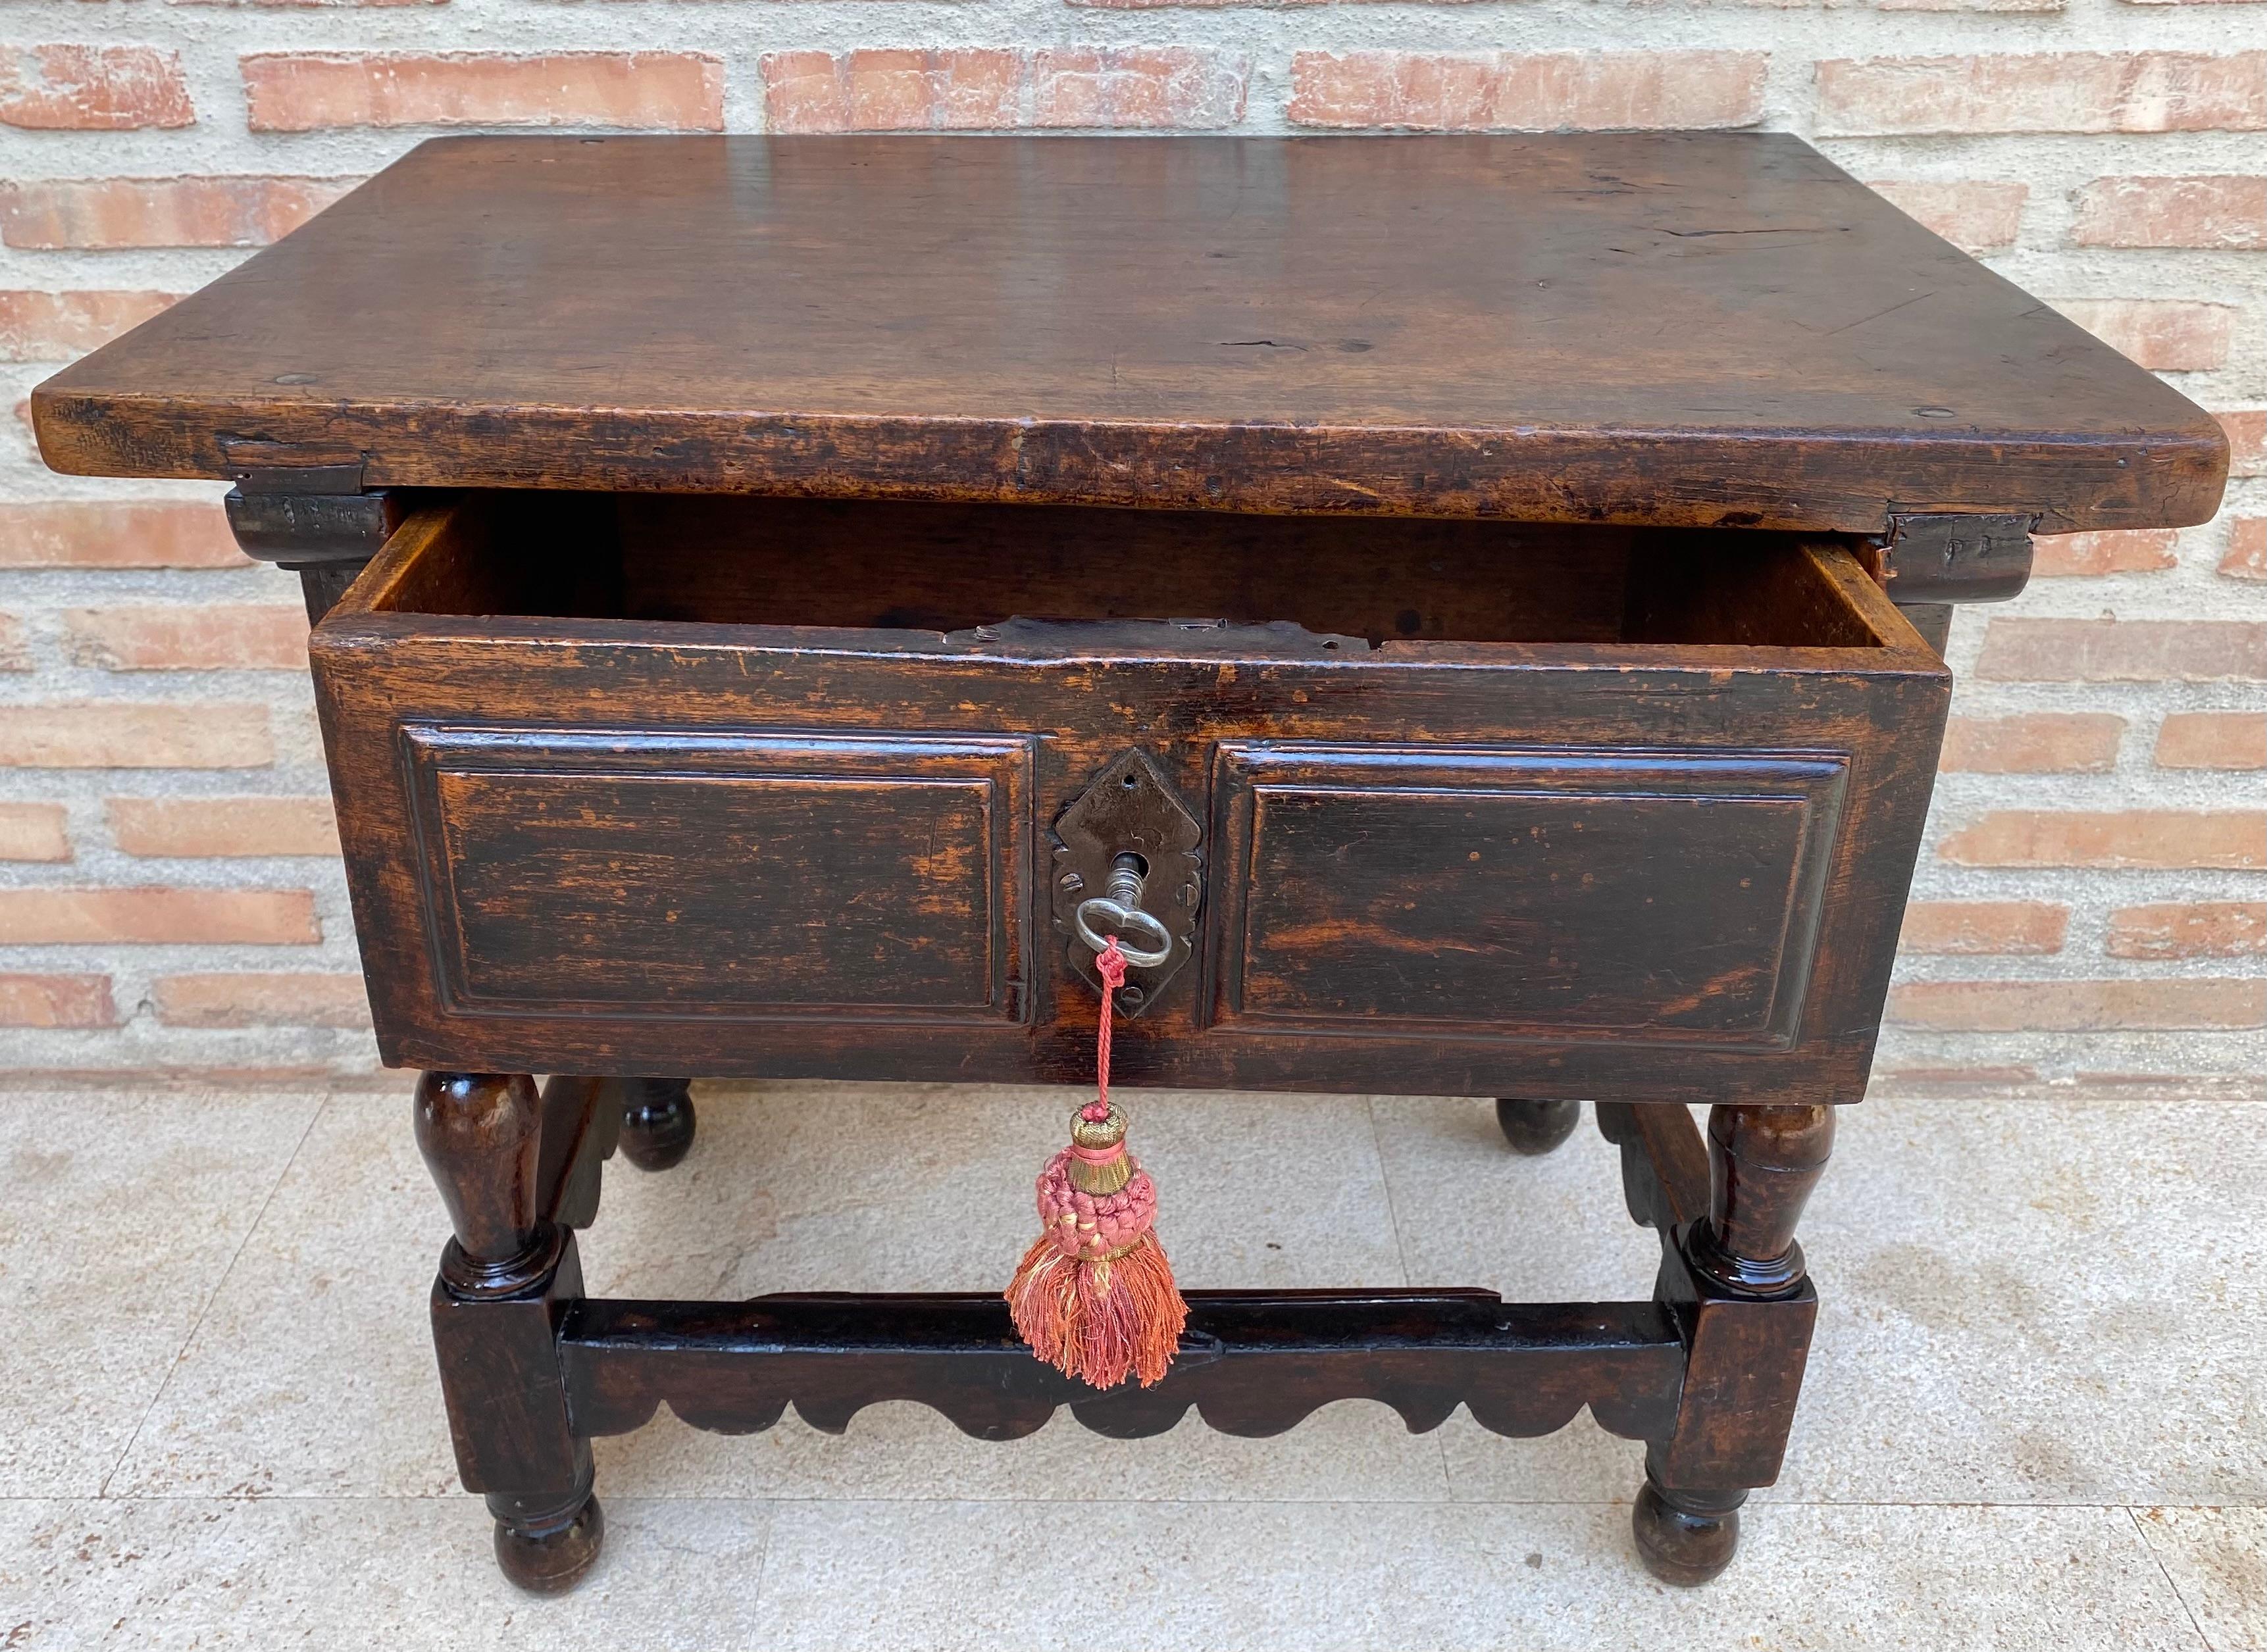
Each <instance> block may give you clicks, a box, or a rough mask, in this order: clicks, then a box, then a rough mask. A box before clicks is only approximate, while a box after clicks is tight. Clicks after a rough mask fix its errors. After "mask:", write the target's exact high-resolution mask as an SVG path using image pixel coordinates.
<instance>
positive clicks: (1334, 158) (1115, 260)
mask: <svg viewBox="0 0 2267 1652" xmlns="http://www.w3.org/2000/svg"><path fill="white" fill-rule="evenodd" d="M33 413H34V415H35V418H36V421H37V426H38V429H39V435H40V447H41V450H42V451H43V452H44V453H45V454H46V456H47V458H48V463H49V464H52V465H54V466H55V467H56V468H57V469H59V470H63V471H79V472H90V473H95V474H124V475H136V476H210V477H218V476H224V475H226V474H229V473H230V471H231V469H233V468H238V467H241V466H242V465H244V464H246V463H247V462H248V461H247V458H246V456H247V455H248V454H250V455H257V454H261V453H265V454H267V456H268V461H270V462H272V461H273V460H274V459H275V457H276V454H275V451H274V450H270V449H268V448H267V447H266V446H265V445H264V444H270V443H282V444H289V449H290V450H287V451H285V452H284V453H283V454H282V457H283V458H284V459H286V460H287V461H293V462H307V463H313V462H319V461H320V460H321V459H322V458H324V457H326V456H328V457H334V458H341V457H343V458H348V459H350V458H352V457H355V456H360V457H361V458H362V461H363V481H364V483H365V485H367V486H424V485H475V486H538V487H588V488H638V489H665V490H694V491H770V492H791V493H821V494H834V495H860V494H870V495H889V496H896V497H917V498H918V497H935V498H963V499H967V498H979V499H1009V500H1035V501H1036V500H1046V501H1089V502H1099V503H1110V504H1133V505H1139V504H1149V505H1173V506H1184V507H1185V506H1198V507H1216V508H1235V509H1248V510H1262V511H1311V510H1321V511H1347V510H1353V511H1379V512H1419V513H1427V514H1440V515H1475V514H1487V515H1496V514H1500V515H1509V516H1516V517H1525V518H1531V519H1537V520H1550V521H1561V522H1566V521H1573V522H1581V521H1611V522H1624V523H1668V524H1678V525H1695V526H1698V525H1713V524H1734V525H1743V526H1756V527H1772V528H1791V529H1806V530H1847V531H1858V532H1869V531H1874V530H1879V529H1881V528H1882V527H1883V526H1884V525H1885V523H1886V521H1887V519H1888V517H1889V515H1890V513H1892V512H1893V511H1963V512H1964V511H1991V512H2027V511H2028V512H2035V513H2036V514H2037V515H2038V516H2039V517H2040V518H2041V522H2040V526H2041V528H2042V529H2043V530H2048V531H2059V530H2076V529H2083V528H2104V527H2132V526H2164V525H2176V524H2181V523H2192V522H2198V521H2202V520H2203V519H2205V517H2206V516H2208V515H2210V514H2211V512H2212V508H2214V505H2215V503H2216V502H2217V500H2218V498H2219V488H2220V481H2221V478H2222V475H2223V474H2224V471H2225V468H2226V444H2225V442H2224V440H2223V438H2222V436H2221V434H2220V432H2219V428H2217V426H2215V424H2214V423H2213V422H2212V420H2211V419H2210V418H2209V417H2207V416H2206V415H2205V414H2204V413H2201V412H2199V411H2198V410H2197V408H2196V407H2195V406H2192V405H2190V403H2189V402H2188V401H2186V400H2185V399H2184V398H2182V397H2180V396H2179V395H2177V394H2175V392H2174V391H2171V390H2168V389H2167V388H2166V387H2165V386H2164V385H2163V384H2161V383H2160V382H2159V381H2158V380H2156V379H2155V378H2154V377H2153V376H2151V375H2149V374H2148V373H2146V372H2144V371H2143V370H2141V369H2139V368H2137V367H2135V366H2133V365H2131V363H2129V362H2126V361H2125V360H2124V358H2122V357H2120V356H2119V355H2117V354H2115V353H2114V352H2113V351H2111V350H2110V349H2109V348H2108V347H2106V346H2104V345H2102V344H2101V343H2099V342H2097V341H2096V340H2094V339H2092V338H2091V337H2089V336H2088V335H2087V334H2086V333H2084V332H2082V331H2080V329H2079V328H2078V327H2076V326H2074V325H2072V324H2071V323H2069V322H2068V321H2065V320H2064V319H2063V318H2061V317H2059V316H2058V315H2056V314H2055V313H2054V312H2053V311H2051V310H2050V309H2048V308H2047V307H2046V305H2044V304H2043V303H2040V302H2039V301H2038V300H2036V299H2035V298H2032V297H2030V296H2027V295H2026V294H2025V293H2023V292H2022V291H2021V290H2020V289H2017V288H2015V287H2014V286H2012V285H2010V284H2009V283H2008V282H2007V281H2002V280H2001V279H1999V277H1998V276H1996V275H1994V274H1992V273H1990V272H1989V271H1987V270H1985V268H1983V267H1981V266H1980V265H1978V264H1977V263H1976V262H1975V261H1974V260H1973V259H1970V258H1968V257H1966V256H1965V255H1964V254H1963V253H1961V252H1958V251H1956V250H1955V249H1954V248H1953V247H1951V246H1950V245H1947V244H1946V243H1945V242H1943V241H1941V240H1939V239H1938V238H1936V237H1934V236H1933V235H1931V234H1929V233H1928V232H1927V231H1926V230H1923V229H1921V228H1920V227H1919V225H1917V224H1916V223H1913V222H1912V221H1911V219H1908V218H1906V217H1904V216H1902V215H1901V214H1899V213H1898V212H1897V210H1896V209H1895V208H1891V207H1890V206H1889V205H1888V204H1887V203H1886V202H1885V201H1882V200H1881V199H1880V198H1879V197H1877V196H1875V195H1874V194H1871V193H1870V192H1869V191H1867V190H1866V189H1865V188H1863V187H1862V186H1860V185H1858V184H1856V183H1854V182H1852V180H1851V179H1849V178H1848V177H1847V176H1846V175H1845V174H1844V173H1843V172H1840V171H1838V169H1836V168H1835V167H1834V166H1832V165H1831V164H1829V163H1828V162H1827V161H1825V160H1824V159H1823V157H1820V156H1819V155H1817V154H1816V152H1815V151H1813V150H1810V149H1809V148H1808V147H1807V146H1806V145H1804V144H1803V143H1801V142H1799V141H1798V140H1796V139H1794V138H1791V137H1786V136H1779V135H1764V134H1681V133H1667V134H1664V133H1654V134H1625V135H1577V136H1554V137H1400V138H1353V137H1330V138H1299V139H1279V138H1224V139H1223V138H1167V139H1148V138H1035V139H1026V138H957V137H956V138H930V137H887V138H881V137H876V138H867V137H790V138H760V137H747V138H709V137H656V138H635V137H630V138H626V137H607V138H583V137H574V136H564V137H491V138H448V139H443V140H439V141H437V142H434V143H428V144H426V145H424V146H423V147H422V148H421V149H419V150H416V151H415V153H413V154H411V155H410V156H408V157H407V158H405V159H404V160H402V161H400V163H398V164H395V165H393V167H390V168H389V169H387V170H386V171H385V172H384V173H382V174H380V175H379V176H378V178H376V179H373V180H372V181H371V182H370V183H369V184H367V185H365V186H363V187H362V188H361V189H358V190H356V192H355V193H354V194H351V195H349V196H348V197H347V198H346V199H345V200H343V201H340V202H339V203H338V204H337V205H335V206H334V207H332V208H330V209H329V210H328V211H326V212H325V213H323V214H322V215H321V216H319V217H318V218H316V219H315V220H314V221H313V222H312V223H309V224H308V225H306V226H305V227H304V228H303V229H301V230H298V231H297V233H295V234H293V235H291V236H290V237H287V238H285V239H284V240H283V241H282V242H280V243H279V244H277V245H275V246H273V247H270V248H268V250H267V251H265V252H261V253H260V254H259V255H258V256H257V257H255V258H253V259H251V260H250V261H249V262H247V263H246V264H245V265H243V266H242V267H240V268H238V269H237V270H236V271H235V272H233V273H232V274H229V275H227V276H224V277H223V278H222V279H221V280H220V281H216V282H215V283H214V284H213V285H212V286H210V287H209V288H207V289H205V290H204V291H202V292H201V293H198V294H196V295H195V296H192V297H190V298H188V299H187V300H185V301H184V302H182V303H180V304H178V305H176V306H174V307H173V308H172V310H170V311H166V312H165V314H164V315H162V316H160V317H158V318H157V319H155V320H153V321H151V322H150V323H148V324H147V325H144V326H143V327H141V328H138V329H137V330H136V331H135V332H134V333H130V334H128V335H127V336H126V337H125V338H123V339H121V340H116V341H115V342H114V343H112V344H110V345H109V346H107V347H105V348H103V349H101V350H99V351H97V352H96V353H94V354H93V355H91V356H89V357H87V358H86V359H84V360H83V361H81V362H78V363H77V365H75V366H73V367H71V368H70V369H68V370H66V371H64V372H63V373H62V374H60V375H58V376H56V377H55V378H54V379H51V380H49V381H48V383H47V384H44V385H42V386H41V387H40V390H39V391H37V392H36V393H35V395H34V397H33Z"/></svg>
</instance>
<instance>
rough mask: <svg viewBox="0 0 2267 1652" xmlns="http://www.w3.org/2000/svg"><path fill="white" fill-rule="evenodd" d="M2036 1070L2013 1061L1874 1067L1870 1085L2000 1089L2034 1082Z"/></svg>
mask: <svg viewBox="0 0 2267 1652" xmlns="http://www.w3.org/2000/svg"><path fill="white" fill-rule="evenodd" d="M2038 1080H2039V1070H2038V1069H2037V1068H2036V1067H2033V1066H2029V1065H2027V1064H2021V1063H2017V1064H2013V1065H2009V1066H1999V1067H1944V1066H1931V1067H1885V1066H1876V1067H1875V1068H1874V1078H1873V1087H1874V1090H1875V1091H1877V1092H1879V1091H1883V1090H1886V1089H1888V1088H1889V1087H1890V1086H1891V1085H1930V1086H1932V1087H1935V1088H1947V1089H1961V1090H1985V1089H1992V1090H1996V1089H2000V1088H2003V1087H2005V1086H2007V1085H2028V1084H2036V1083H2037V1082H2038Z"/></svg>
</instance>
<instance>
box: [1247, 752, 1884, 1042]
mask: <svg viewBox="0 0 2267 1652" xmlns="http://www.w3.org/2000/svg"><path fill="white" fill-rule="evenodd" d="M1216 774H1217V778H1216V781H1215V793H1216V800H1217V807H1218V815H1219V826H1218V834H1217V835H1218V840H1219V842H1220V844H1221V846H1222V847H1221V881H1222V911H1221V912H1220V913H1219V915H1218V917H1217V921H1216V923H1215V925H1214V936H1215V947H1216V965H1215V978H1216V982H1217V998H1216V1006H1215V1014H1216V1017H1217V1020H1218V1021H1219V1023H1220V1025H1221V1026H1222V1027H1223V1028H1225V1029H1227V1030H1236V1029H1239V1028H1242V1029H1245V1030H1266V1031H1280V1030H1287V1029H1289V1028H1292V1027H1298V1028H1302V1029H1305V1030H1309V1031H1312V1032H1316V1033H1321V1034H1342V1035H1354V1036H1360V1035H1365V1034H1367V1035H1371V1036H1378V1037H1405V1036H1409V1035H1412V1034H1433V1035H1435V1036H1440V1037H1446V1038H1456V1039H1474V1038H1477V1039H1544V1040H1549V1041H1551V1042H1568V1041H1581V1040H1584V1039H1614V1040H1622V1041H1627V1040H1643V1041H1648V1042H1661V1043H1671V1044H1675V1043H1702V1044H1707V1045H1710V1046H1713V1047H1725V1046H1730V1047H1736V1048H1742V1049H1757V1050H1764V1049H1786V1048H1787V1047H1789V1046H1790V1045H1791V1044H1792V1043H1793V1042H1794V1035H1795V1029H1796V1027H1797V1026H1798V1025H1799V1023H1800V1018H1801V1007H1802V1000H1803V993H1804V990H1805V987H1806V984H1807V983H1808V976H1809V970H1810V961H1811V956H1812V952H1813V949H1814V946H1815V943H1816V936H1817V932H1818V926H1819V921H1820V917H1821V915H1822V908H1823V888H1824V881H1825V875H1826V869H1827V866H1828V864H1829V860H1830V854H1831V851H1832V848H1833V844H1834V840H1835V835H1836V830H1837V827H1838V819H1839V815H1840V812H1841V801H1842V795H1843V792H1844V788H1845V779H1846V775H1847V766H1846V762H1845V760H1844V759H1841V758H1839V757H1805V756H1801V755H1800V754H1794V755H1788V754H1776V753H1769V752H1754V753H1742V752H1727V751H1721V750H1717V751H1708V752H1683V753H1680V752H1674V751H1658V752H1649V751H1629V750H1589V751H1583V750H1552V749H1532V748H1527V749H1522V748H1515V747H1464V748H1449V749H1442V748H1438V747H1398V748H1397V747H1376V746H1336V745H1327V744H1299V743H1284V744H1269V743H1260V742H1253V743H1244V744H1236V743H1230V744H1229V745H1226V746H1224V747H1223V748H1222V751H1221V755H1220V759H1219V764H1218V768H1217V771H1216Z"/></svg>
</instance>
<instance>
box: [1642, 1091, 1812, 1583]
mask: <svg viewBox="0 0 2267 1652" xmlns="http://www.w3.org/2000/svg"><path fill="white" fill-rule="evenodd" d="M1833 1145H1834V1109H1833V1108H1832V1107H1813V1106H1804V1107H1716V1108H1714V1109H1713V1110H1712V1111H1711V1112H1710V1114H1709V1115H1708V1212H1707V1214H1706V1216H1705V1217H1700V1218H1699V1219H1698V1220H1697V1221H1694V1222H1691V1223H1689V1224H1686V1225H1685V1226H1684V1227H1683V1228H1681V1229H1679V1230H1678V1231H1677V1232H1676V1242H1675V1243H1674V1244H1673V1245H1671V1246H1668V1247H1667V1248H1666V1250H1665V1253H1664V1254H1663V1256H1662V1268H1661V1281H1660V1283H1659V1285H1658V1287H1657V1288H1656V1290H1655V1293H1654V1294H1655V1296H1656V1297H1658V1298H1659V1299H1660V1300H1661V1301H1662V1302H1663V1303H1665V1304H1666V1305H1668V1306H1669V1309H1670V1311H1671V1312H1674V1313H1675V1314H1676V1317H1677V1320H1678V1323H1679V1326H1680V1327H1681V1328H1683V1330H1684V1333H1685V1348H1686V1355H1685V1375H1684V1394H1683V1397H1682V1399H1681V1400H1680V1401H1679V1403H1678V1410H1677V1418H1676V1431H1675V1432H1674V1433H1673V1434H1671V1435H1670V1436H1669V1437H1668V1438H1666V1439H1662V1440H1654V1441H1652V1442H1651V1443H1649V1444H1647V1448H1646V1455H1645V1487H1644V1489H1643V1490H1642V1491H1640V1493H1639V1494H1638V1499H1637V1504H1636V1507H1635V1509H1633V1510H1632V1516H1631V1524H1632V1529H1633V1531H1634V1532H1635V1534H1636V1538H1637V1547H1638V1553H1639V1554H1640V1557H1642V1558H1643V1560H1644V1561H1645V1563H1646V1566H1647V1569H1649V1570H1650V1571H1651V1572H1652V1573H1653V1575H1654V1576H1656V1577H1659V1578H1661V1579H1662V1580H1663V1581H1664V1582H1667V1583H1687V1584H1690V1583H1706V1582H1707V1581H1708V1580H1709V1579H1710V1578H1712V1577H1713V1576H1715V1575H1716V1574H1717V1573H1719V1572H1720V1571H1722V1570H1723V1569H1724V1568H1725V1567H1726V1566H1727V1565H1728V1564H1729V1563H1730V1561H1731V1559H1732V1553H1733V1551H1734V1550H1735V1548H1736V1547H1737V1546H1739V1539H1740V1513H1739V1510H1740V1505H1741V1504H1742V1502H1746V1501H1747V1496H1748V1492H1749V1490H1750V1488H1753V1487H1757V1486H1768V1485H1770V1484H1771V1483H1772V1481H1773V1480H1776V1479H1778V1478H1779V1460H1780V1458H1782V1456H1784V1455H1785V1453H1786V1436H1787V1429H1788V1428H1789V1426H1790V1425H1791V1424H1792V1423H1793V1422H1794V1402H1795V1396H1796V1395H1797V1393H1800V1392H1801V1387H1802V1369H1803V1365H1804V1363H1805V1361H1806V1360H1807V1359H1808V1356H1809V1351H1810V1332H1811V1327H1812V1325H1813V1324H1814V1323H1815V1322H1816V1319H1817V1315H1818V1297H1817V1293H1816V1291H1814V1290H1812V1289H1811V1288H1810V1283H1809V1281H1808V1279H1807V1278H1806V1277H1805V1276H1804V1274H1803V1264H1802V1251H1801V1247H1800V1246H1797V1245H1796V1244H1795V1242H1794V1229H1795V1224H1796V1222H1797V1220H1798V1219H1799V1218H1800V1217H1801V1214H1802V1207H1803V1204H1804V1202H1806V1201H1807V1200H1808V1198H1809V1197H1810V1190H1811V1188H1814V1187H1815V1186H1816V1185H1817V1182H1818V1178H1819V1176H1820V1175H1821V1174H1822V1173H1824V1171H1825V1169H1826V1160H1827V1156H1828V1154H1829V1153H1830V1151H1832V1149H1833Z"/></svg>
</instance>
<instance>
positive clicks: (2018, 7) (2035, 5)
mask: <svg viewBox="0 0 2267 1652" xmlns="http://www.w3.org/2000/svg"><path fill="white" fill-rule="evenodd" d="M1783 3H1784V0H1770V4H1783ZM1831 3H1832V0H1829V4H1831ZM2065 4H2067V0H1874V11H2061V10H2063V8H2064V6H2065Z"/></svg>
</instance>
